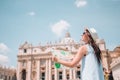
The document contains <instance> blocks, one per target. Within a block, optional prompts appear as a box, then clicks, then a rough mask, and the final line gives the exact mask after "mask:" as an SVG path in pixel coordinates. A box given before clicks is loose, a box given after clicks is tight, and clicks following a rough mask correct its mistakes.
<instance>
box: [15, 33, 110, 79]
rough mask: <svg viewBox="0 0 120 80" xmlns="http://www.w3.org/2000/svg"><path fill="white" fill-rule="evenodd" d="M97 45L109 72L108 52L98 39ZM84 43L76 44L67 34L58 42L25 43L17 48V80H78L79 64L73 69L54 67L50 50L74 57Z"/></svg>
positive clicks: (105, 68)
mask: <svg viewBox="0 0 120 80" xmlns="http://www.w3.org/2000/svg"><path fill="white" fill-rule="evenodd" d="M97 44H98V46H99V48H100V49H101V51H102V63H103V68H104V70H105V71H106V72H109V70H110V62H111V61H110V60H111V57H110V55H109V51H108V50H107V49H106V46H105V42H104V40H103V39H98V40H97ZM82 45H84V43H83V42H82V41H81V40H80V41H79V42H76V41H75V40H74V39H73V38H71V36H70V33H69V32H67V33H66V34H65V37H64V38H63V39H62V40H60V41H59V42H54V43H52V42H48V43H46V44H45V45H41V44H39V45H38V46H33V45H32V44H30V43H28V42H25V43H24V44H22V45H20V46H19V52H18V55H17V59H18V60H17V80H80V67H81V62H80V63H79V64H77V65H76V66H75V67H74V68H72V69H71V68H63V69H61V68H59V69H56V68H55V67H54V62H53V61H52V53H51V49H63V50H66V51H69V52H71V53H72V55H73V56H74V55H75V54H76V53H77V50H78V48H79V47H80V46H82Z"/></svg>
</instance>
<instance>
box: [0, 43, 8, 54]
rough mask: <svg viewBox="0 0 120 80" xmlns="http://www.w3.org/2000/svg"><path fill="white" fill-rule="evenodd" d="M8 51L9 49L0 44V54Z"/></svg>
mask: <svg viewBox="0 0 120 80" xmlns="http://www.w3.org/2000/svg"><path fill="white" fill-rule="evenodd" d="M9 50H10V49H9V48H8V47H7V46H6V45H5V44H4V43H0V53H2V54H4V53H8V52H9Z"/></svg>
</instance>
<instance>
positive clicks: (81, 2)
mask: <svg viewBox="0 0 120 80" xmlns="http://www.w3.org/2000/svg"><path fill="white" fill-rule="evenodd" d="M75 5H76V6H77V7H78V8H79V7H84V6H86V5H87V1H86V0H76V1H75Z"/></svg>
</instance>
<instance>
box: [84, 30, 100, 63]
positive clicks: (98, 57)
mask: <svg viewBox="0 0 120 80" xmlns="http://www.w3.org/2000/svg"><path fill="white" fill-rule="evenodd" d="M86 32H87V33H88V36H89V38H90V40H89V44H90V45H91V46H92V47H93V49H94V51H95V56H96V58H97V61H98V63H100V61H101V51H100V49H99V47H98V46H97V44H96V43H95V41H94V40H93V38H92V36H91V34H90V32H89V31H88V30H87V29H86Z"/></svg>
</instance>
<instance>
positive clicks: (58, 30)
mask: <svg viewBox="0 0 120 80" xmlns="http://www.w3.org/2000/svg"><path fill="white" fill-rule="evenodd" d="M69 26H70V24H69V23H68V22H67V21H65V20H60V21H59V22H57V23H55V24H53V25H52V26H51V28H52V31H53V33H55V34H56V35H57V36H58V37H60V36H61V35H62V33H63V32H64V31H66V30H68V28H69Z"/></svg>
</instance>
